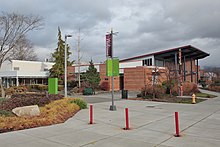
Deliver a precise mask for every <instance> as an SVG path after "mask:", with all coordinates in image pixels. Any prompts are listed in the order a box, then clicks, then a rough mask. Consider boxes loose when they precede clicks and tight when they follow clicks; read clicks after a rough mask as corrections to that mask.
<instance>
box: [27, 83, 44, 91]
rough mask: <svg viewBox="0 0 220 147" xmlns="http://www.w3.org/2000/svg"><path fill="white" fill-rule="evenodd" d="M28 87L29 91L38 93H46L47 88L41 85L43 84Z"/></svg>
mask: <svg viewBox="0 0 220 147" xmlns="http://www.w3.org/2000/svg"><path fill="white" fill-rule="evenodd" d="M29 87H30V88H31V90H32V91H33V90H39V91H47V89H48V86H47V85H43V84H32V85H29Z"/></svg>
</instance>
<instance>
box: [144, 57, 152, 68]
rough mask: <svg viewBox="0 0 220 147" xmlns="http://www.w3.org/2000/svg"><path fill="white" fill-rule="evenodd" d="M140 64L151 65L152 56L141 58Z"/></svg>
mask: <svg viewBox="0 0 220 147" xmlns="http://www.w3.org/2000/svg"><path fill="white" fill-rule="evenodd" d="M142 65H143V66H152V58H150V59H145V60H142Z"/></svg>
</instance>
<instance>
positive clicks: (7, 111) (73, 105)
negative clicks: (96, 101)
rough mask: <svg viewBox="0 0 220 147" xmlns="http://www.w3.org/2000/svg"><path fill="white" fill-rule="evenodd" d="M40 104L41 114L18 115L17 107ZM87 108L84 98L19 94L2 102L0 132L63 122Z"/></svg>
mask: <svg viewBox="0 0 220 147" xmlns="http://www.w3.org/2000/svg"><path fill="white" fill-rule="evenodd" d="M30 105H38V106H40V107H39V109H40V115H38V116H32V117H30V116H29V117H28V116H22V117H18V116H16V115H14V114H13V113H12V111H11V110H12V109H13V108H16V107H23V106H30ZM85 108H87V104H86V103H85V102H84V101H83V100H82V99H75V98H63V96H62V95H48V97H47V96H45V95H42V94H19V95H14V96H12V98H10V99H6V100H2V101H1V102H0V133H3V132H9V131H15V130H22V129H28V128H34V127H40V126H47V125H52V124H57V123H63V122H65V121H66V120H67V119H68V118H70V117H72V116H73V115H74V114H76V113H77V112H78V111H79V110H80V109H85Z"/></svg>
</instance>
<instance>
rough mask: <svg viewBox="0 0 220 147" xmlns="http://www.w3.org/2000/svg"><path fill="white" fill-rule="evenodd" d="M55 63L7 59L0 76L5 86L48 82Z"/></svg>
mask: <svg viewBox="0 0 220 147" xmlns="http://www.w3.org/2000/svg"><path fill="white" fill-rule="evenodd" d="M53 64H54V63H51V62H39V61H22V60H11V61H5V62H4V63H3V64H2V67H1V70H0V77H1V78H2V82H3V84H4V86H5V87H9V86H18V85H23V84H24V85H26V84H47V79H48V76H49V69H50V68H51V67H52V66H53Z"/></svg>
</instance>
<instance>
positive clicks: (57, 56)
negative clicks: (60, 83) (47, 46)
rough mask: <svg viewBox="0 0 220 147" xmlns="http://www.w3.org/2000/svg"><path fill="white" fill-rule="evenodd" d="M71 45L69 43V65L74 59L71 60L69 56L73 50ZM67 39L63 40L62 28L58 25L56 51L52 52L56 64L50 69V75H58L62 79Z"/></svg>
mask: <svg viewBox="0 0 220 147" xmlns="http://www.w3.org/2000/svg"><path fill="white" fill-rule="evenodd" d="M69 50H70V47H69V45H68V44H67V66H71V65H72V64H73V61H72V62H70V61H69V56H70V54H71V52H70V51H69ZM64 53H65V41H63V40H62V35H61V30H60V28H59V27H58V43H57V48H56V49H55V52H54V53H52V57H53V61H54V62H55V64H54V65H53V66H52V68H51V69H50V77H56V78H59V79H61V78H62V77H63V75H64V59H65V58H64V57H65V54H64Z"/></svg>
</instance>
